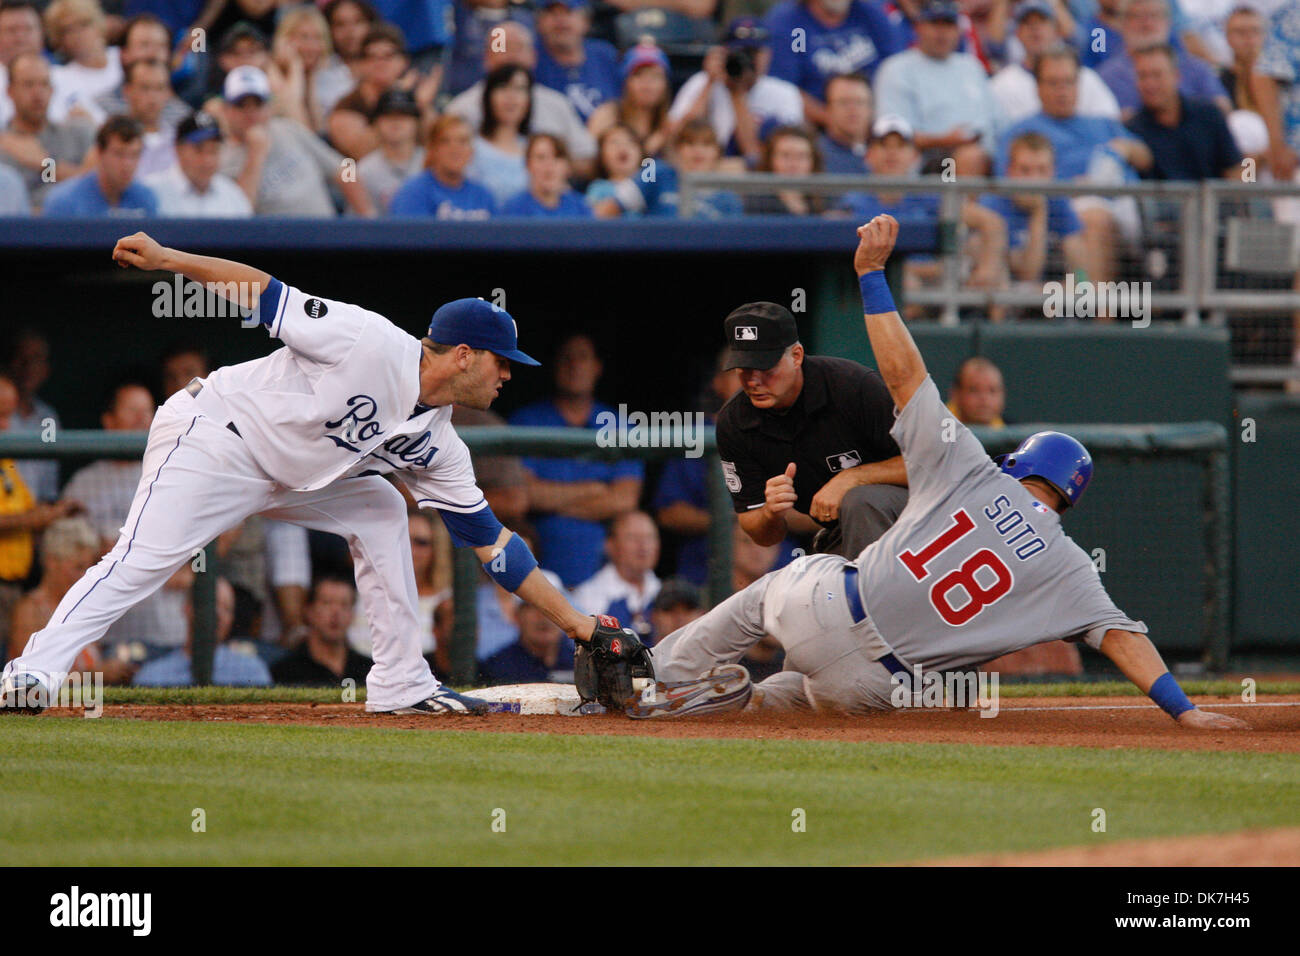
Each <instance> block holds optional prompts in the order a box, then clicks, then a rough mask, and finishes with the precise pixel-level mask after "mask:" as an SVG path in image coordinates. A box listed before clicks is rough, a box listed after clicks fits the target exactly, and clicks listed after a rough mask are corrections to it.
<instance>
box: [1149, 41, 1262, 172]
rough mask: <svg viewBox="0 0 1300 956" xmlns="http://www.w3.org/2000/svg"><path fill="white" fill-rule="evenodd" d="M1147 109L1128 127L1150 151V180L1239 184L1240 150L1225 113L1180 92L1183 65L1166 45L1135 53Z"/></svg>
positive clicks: (1240, 169) (1212, 105)
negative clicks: (1178, 62)
mask: <svg viewBox="0 0 1300 956" xmlns="http://www.w3.org/2000/svg"><path fill="white" fill-rule="evenodd" d="M1133 62H1134V65H1135V66H1136V68H1137V78H1138V89H1139V91H1140V92H1141V95H1142V109H1140V110H1139V111H1138V112H1137V114H1136V115H1134V116H1133V117H1132V118H1131V119H1130V120H1129V121H1128V124H1127V125H1128V128H1129V130H1130V131H1132V132H1133V133H1136V134H1137V135H1138V136H1140V137H1141V138H1142V141H1143V142H1144V143H1146V144H1147V148H1148V149H1150V150H1151V155H1152V157H1153V162H1152V166H1151V168H1150V169H1149V170H1148V171H1147V177H1148V178H1150V179H1179V180H1197V181H1199V180H1203V179H1218V178H1219V177H1222V178H1224V179H1240V178H1241V173H1242V168H1241V151H1240V150H1238V149H1237V144H1236V142H1235V141H1234V140H1233V138H1232V133H1231V132H1230V131H1229V130H1228V121H1227V120H1226V119H1225V118H1224V115H1223V112H1222V111H1221V110H1219V109H1218V108H1217V107H1216V106H1215V105H1214V104H1213V103H1206V102H1204V101H1201V100H1193V99H1189V98H1188V97H1186V96H1184V95H1183V94H1182V93H1180V92H1179V90H1178V66H1177V59H1176V56H1175V54H1174V51H1173V49H1172V48H1171V47H1170V46H1168V45H1167V44H1161V45H1159V46H1154V47H1144V48H1142V49H1139V50H1134V51H1133Z"/></svg>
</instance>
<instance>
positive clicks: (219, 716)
mask: <svg viewBox="0 0 1300 956" xmlns="http://www.w3.org/2000/svg"><path fill="white" fill-rule="evenodd" d="M1197 703H1199V704H1201V705H1202V706H1203V707H1205V708H1206V709H1207V710H1220V711H1221V712H1223V713H1226V714H1231V715H1232V716H1235V717H1240V718H1242V719H1243V720H1245V721H1247V722H1248V723H1250V724H1251V726H1252V728H1253V729H1252V730H1251V731H1249V732H1240V733H1229V732H1218V731H1199V732H1197V731H1187V730H1183V729H1181V728H1179V727H1177V726H1176V725H1175V724H1174V723H1173V722H1172V721H1171V720H1170V719H1169V718H1168V717H1166V716H1165V715H1164V714H1163V713H1161V712H1160V711H1159V710H1157V709H1156V708H1155V707H1154V706H1152V705H1151V704H1149V703H1144V702H1143V701H1142V699H1141V698H1136V697H1126V698H1117V697H1073V698H1062V697H1040V698H1034V697H1028V698H1004V699H1003V700H1002V706H1001V710H1000V712H999V713H998V715H997V716H996V717H993V718H986V717H981V716H980V715H979V712H978V711H973V710H966V711H957V710H910V711H897V712H894V713H888V714H879V715H872V716H866V717H849V716H842V715H831V714H814V713H761V712H760V713H748V712H747V713H740V714H723V715H717V716H712V717H697V718H682V719H679V720H666V721H633V720H628V719H626V718H624V717H621V716H599V717H520V716H516V715H510V714H492V715H489V716H487V717H434V718H431V717H418V716H407V717H395V716H386V715H374V714H366V713H365V712H364V711H363V710H362V708H361V706H360V705H359V704H302V703H283V704H276V703H267V704H223V705H218V704H214V705H186V706H179V705H172V704H114V705H108V706H106V707H105V708H104V717H106V718H109V719H126V720H178V721H233V722H238V723H263V722H265V723H274V724H305V725H313V726H321V727H384V728H393V729H399V728H400V729H413V730H417V729H418V730H474V731H483V732H489V733H491V732H496V733H551V734H607V735H633V736H645V737H669V738H674V737H698V738H722V739H729V738H730V739H785V740H833V741H871V742H892V743H949V744H980V745H987V746H1054V747H1147V748H1155V749H1161V750H1219V751H1248V752H1261V753H1300V696H1272V697H1268V698H1261V699H1260V701H1259V702H1258V703H1254V704H1240V703H1236V702H1233V701H1224V700H1222V699H1213V698H1200V699H1198V700H1197ZM50 713H51V714H52V715H58V714H63V715H65V716H68V715H72V714H74V713H77V712H73V711H66V710H65V711H60V710H52V711H50Z"/></svg>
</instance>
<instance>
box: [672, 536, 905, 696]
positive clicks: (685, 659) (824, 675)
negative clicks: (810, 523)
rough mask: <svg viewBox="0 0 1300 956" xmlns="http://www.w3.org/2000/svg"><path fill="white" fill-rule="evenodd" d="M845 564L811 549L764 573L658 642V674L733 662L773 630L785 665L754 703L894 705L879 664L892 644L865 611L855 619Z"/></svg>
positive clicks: (691, 674)
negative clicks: (847, 595) (878, 631)
mask: <svg viewBox="0 0 1300 956" xmlns="http://www.w3.org/2000/svg"><path fill="white" fill-rule="evenodd" d="M848 563H849V562H848V561H847V560H846V559H844V558H842V557H840V556H839V555H834V554H814V555H809V556H807V557H802V558H797V559H796V560H795V561H793V562H792V563H791V564H789V565H787V566H786V567H784V568H782V569H781V570H779V571H773V572H772V573H770V574H765V575H763V577H761V578H759V579H758V580H757V581H755V582H754V583H753V584H751V585H750V586H749V587H747V588H745V589H744V590H742V591H737V592H736V593H735V594H733V595H732V596H731V597H729V598H727V600H725V601H723V602H722V603H721V604H719V605H718V606H717V607H715V608H714V609H713V610H711V611H709V612H708V613H707V614H705V615H704V616H703V617H700V618H697V619H696V620H694V621H692V622H691V623H690V624H687V625H686V626H685V627H682V628H679V629H678V630H676V631H674V632H673V633H671V634H669V635H668V636H667V637H665V638H664V639H663V640H662V641H660V642H659V643H658V644H656V645H655V646H654V648H653V651H654V665H655V676H656V678H657V679H659V680H664V681H679V680H693V679H695V678H697V677H699V676H700V675H701V674H703V673H704V672H705V671H707V670H709V669H710V668H711V667H714V666H716V665H718V664H734V663H736V662H738V661H739V660H740V658H741V657H742V656H744V653H745V651H746V650H748V649H749V648H750V646H751V645H753V644H754V643H756V642H757V641H758V640H759V639H760V638H762V637H763V636H764V635H765V634H770V635H772V636H773V637H775V638H776V639H777V640H778V641H780V642H781V646H782V647H783V648H785V667H786V669H785V670H784V671H782V672H781V673H779V674H773V675H772V676H771V677H769V678H767V680H764V681H763V682H761V683H760V684H758V685H757V690H758V691H761V696H760V695H757V694H756V695H755V696H756V699H758V701H759V706H761V707H764V708H774V709H781V710H792V709H799V708H805V709H806V708H814V709H819V710H842V711H848V712H851V713H852V712H858V713H861V712H865V711H869V710H880V709H891V708H892V705H891V703H890V692H891V691H892V690H893V686H894V685H893V684H891V682H890V676H891V675H890V672H889V670H888V669H887V668H886V667H885V666H884V665H883V664H881V663H878V659H879V658H880V657H882V656H884V655H885V654H887V653H889V651H890V648H889V646H888V645H887V644H886V643H885V642H884V641H883V640H882V639H881V637H880V635H879V634H878V633H877V632H876V629H875V625H874V624H873V623H872V621H871V617H870V615H868V616H867V617H865V618H864V619H863V620H861V621H858V622H857V623H854V621H853V616H852V614H851V613H850V611H849V604H848V600H847V599H846V596H845V582H844V568H845V566H846V565H847V564H848Z"/></svg>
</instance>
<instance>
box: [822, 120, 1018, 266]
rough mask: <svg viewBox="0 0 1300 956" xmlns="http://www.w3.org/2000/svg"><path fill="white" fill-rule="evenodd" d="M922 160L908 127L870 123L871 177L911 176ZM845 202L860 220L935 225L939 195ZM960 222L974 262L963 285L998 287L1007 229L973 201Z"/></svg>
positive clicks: (855, 197) (867, 196)
mask: <svg viewBox="0 0 1300 956" xmlns="http://www.w3.org/2000/svg"><path fill="white" fill-rule="evenodd" d="M920 158H921V153H920V150H918V149H917V148H916V139H915V137H914V135H913V133H912V128H911V126H909V125H908V123H907V121H906V120H904V119H903V118H902V117H900V116H882V117H880V119H878V120H876V122H875V123H874V124H873V125H872V127H871V145H870V146H868V147H867V166H868V167H869V168H870V170H871V172H872V173H874V174H875V175H877V176H884V177H888V178H890V179H895V178H897V179H903V178H907V177H910V176H915V175H916V174H917V172H918V169H919V163H920ZM843 204H844V205H845V206H846V207H847V208H848V209H849V210H851V211H852V213H853V217H854V219H856V220H857V221H859V222H867V221H869V220H871V219H873V218H875V217H876V216H878V215H881V214H888V215H891V216H893V217H894V218H895V219H897V220H898V221H899V222H907V221H908V220H911V221H913V222H918V221H919V222H924V223H933V222H935V221H936V220H937V219H938V218H939V197H938V196H937V195H935V194H934V193H915V192H906V193H899V192H879V191H877V192H869V193H850V194H849V195H847V196H845V197H844V200H843ZM961 218H962V223H963V224H964V225H965V226H966V228H967V230H968V231H969V233H970V240H971V242H970V251H971V254H972V257H973V259H974V265H973V267H972V268H971V271H970V275H969V277H968V278H967V280H966V281H967V284H968V285H971V286H974V287H976V288H985V289H990V288H996V287H998V286H1000V285H1001V284H1002V281H1003V279H1004V269H1003V254H1004V253H1005V251H1006V247H1007V241H1006V226H1005V225H1004V224H1003V222H1002V220H1001V219H999V218H998V216H997V215H996V214H994V213H993V212H991V211H990V210H988V209H985V208H983V207H981V206H979V205H977V204H975V203H972V202H967V203H963V205H962V207H961ZM929 262H930V260H929V257H923V256H912V257H911V259H910V263H909V265H914V266H917V267H921V268H928V267H929V265H928V264H929Z"/></svg>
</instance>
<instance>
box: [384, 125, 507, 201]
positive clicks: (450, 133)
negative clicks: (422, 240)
mask: <svg viewBox="0 0 1300 956" xmlns="http://www.w3.org/2000/svg"><path fill="white" fill-rule="evenodd" d="M473 141H474V140H473V135H472V133H471V131H470V128H469V124H468V123H466V122H465V121H464V120H463V119H461V118H460V117H459V116H455V115H453V114H450V113H448V114H445V115H443V116H440V117H438V119H437V120H435V121H434V124H433V126H432V127H430V129H429V139H428V142H429V146H428V149H427V151H426V154H425V170H424V172H422V173H417V174H416V175H414V176H412V177H411V178H410V179H408V180H407V181H406V182H404V183H403V184H402V186H401V188H400V189H398V190H397V192H396V193H395V194H394V195H393V200H392V202H391V203H390V204H389V207H388V211H389V213H391V214H392V215H394V216H433V217H434V218H436V219H456V220H473V219H489V218H491V216H492V214H493V212H495V211H496V200H494V199H493V198H492V194H491V193H490V192H488V191H487V190H486V189H484V188H483V187H482V186H480V185H479V184H478V183H475V182H471V181H470V180H468V179H466V178H465V170H466V169H467V168H468V167H469V163H470V160H471V159H473V157H474V146H473Z"/></svg>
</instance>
